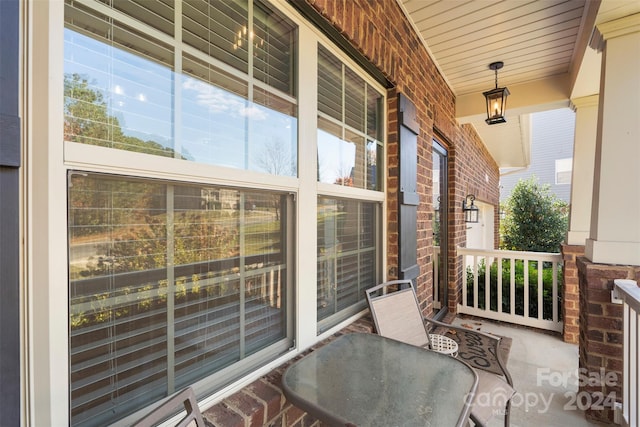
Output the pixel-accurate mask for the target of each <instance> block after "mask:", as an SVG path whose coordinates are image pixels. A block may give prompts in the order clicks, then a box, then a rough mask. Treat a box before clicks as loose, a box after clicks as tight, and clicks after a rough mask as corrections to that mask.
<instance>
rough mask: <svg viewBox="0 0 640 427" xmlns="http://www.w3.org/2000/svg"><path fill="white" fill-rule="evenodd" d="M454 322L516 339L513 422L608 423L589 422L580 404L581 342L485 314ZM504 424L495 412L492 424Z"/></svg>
mask: <svg viewBox="0 0 640 427" xmlns="http://www.w3.org/2000/svg"><path fill="white" fill-rule="evenodd" d="M453 323H454V324H456V325H464V326H465V327H469V326H471V327H473V329H478V328H479V329H480V330H481V331H483V332H487V333H492V334H497V335H502V336H508V337H511V338H512V339H513V342H512V344H511V352H510V355H509V362H508V364H507V367H508V369H509V372H510V373H511V376H512V378H513V382H514V386H515V389H516V390H517V392H518V394H517V395H516V396H515V397H514V399H513V401H512V402H513V403H512V410H511V426H512V427H574V426H575V427H582V426H600V427H601V426H603V425H604V424H601V423H594V422H589V421H587V420H586V419H585V416H584V412H583V411H581V410H579V409H578V407H579V405H580V403H579V402H577V401H576V397H577V396H578V378H577V369H578V346H577V345H575V344H568V343H565V342H564V341H562V339H561V337H560V336H559V335H552V334H547V333H544V332H539V331H535V330H533V329H528V328H524V327H517V326H511V325H508V324H505V323H495V322H491V321H488V320H484V319H477V318H465V317H457V318H456V319H455V321H454V322H453ZM565 379H566V381H565ZM578 397H579V396H578ZM583 401H584V400H583ZM499 426H504V420H503V418H502V417H495V418H494V419H493V420H492V422H491V424H490V427H499Z"/></svg>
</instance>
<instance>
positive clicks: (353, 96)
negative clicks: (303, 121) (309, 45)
mask: <svg viewBox="0 0 640 427" xmlns="http://www.w3.org/2000/svg"><path fill="white" fill-rule="evenodd" d="M383 99H384V98H383V96H382V94H380V93H378V92H377V91H376V90H375V89H373V88H372V87H371V86H370V85H369V84H367V83H366V82H365V81H364V79H362V78H361V77H360V76H358V75H357V74H356V73H355V72H354V71H352V70H351V69H349V68H348V67H347V66H346V65H344V64H343V63H342V62H340V61H339V60H338V59H337V58H336V57H335V56H334V55H332V54H331V53H330V52H329V51H328V50H327V49H326V48H324V47H322V46H320V47H319V48H318V111H319V115H318V181H319V182H323V183H328V184H337V185H342V186H347V187H356V188H364V189H368V190H377V191H380V190H381V189H382V183H381V179H380V178H381V176H382V175H381V174H382V171H383V170H384V169H383V167H384V165H383V144H382V140H383V136H382V134H383V129H382V122H383V120H382V114H383Z"/></svg>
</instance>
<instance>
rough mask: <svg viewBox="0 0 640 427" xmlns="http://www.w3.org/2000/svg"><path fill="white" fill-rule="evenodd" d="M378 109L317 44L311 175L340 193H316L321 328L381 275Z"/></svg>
mask: <svg viewBox="0 0 640 427" xmlns="http://www.w3.org/2000/svg"><path fill="white" fill-rule="evenodd" d="M383 106H384V96H383V95H382V94H381V93H380V92H379V91H377V90H376V89H374V88H373V87H372V85H371V84H369V83H367V81H366V80H365V79H364V78H363V77H361V76H360V75H359V74H357V73H356V72H354V71H353V69H352V68H350V67H349V66H348V65H347V64H346V63H345V62H344V61H341V60H340V59H339V58H338V57H337V56H335V55H334V54H332V53H331V52H330V51H329V50H328V49H327V48H325V47H324V46H322V45H319V47H318V165H317V167H318V169H317V170H318V172H317V174H318V175H317V179H318V182H319V183H321V184H331V186H332V187H333V188H331V189H328V190H326V191H327V192H331V193H332V194H335V193H338V194H340V196H341V197H340V198H339V199H336V198H334V197H323V196H322V195H320V196H319V198H318V226H317V233H318V285H317V286H318V289H317V292H318V300H317V310H318V322H319V328H318V329H319V330H321V331H322V330H324V329H326V328H327V327H330V326H333V325H334V324H336V323H337V322H339V321H340V320H342V319H344V318H346V317H347V316H349V315H350V314H353V313H354V312H355V311H357V310H360V309H362V308H363V306H364V301H365V293H364V290H365V289H366V288H368V287H371V286H374V285H376V284H377V282H378V281H379V279H380V277H381V276H380V269H379V265H380V262H379V256H380V252H379V241H378V238H379V235H380V222H379V218H380V211H381V205H380V204H379V203H376V202H375V200H379V194H380V191H382V190H383V189H384V182H383V179H384V175H383V171H384V145H383V126H382V124H383V122H384V120H383V111H384V109H383ZM346 187H350V188H346ZM352 189H353V190H355V189H361V190H367V191H364V192H356V191H351V190H352ZM321 191H322V190H321Z"/></svg>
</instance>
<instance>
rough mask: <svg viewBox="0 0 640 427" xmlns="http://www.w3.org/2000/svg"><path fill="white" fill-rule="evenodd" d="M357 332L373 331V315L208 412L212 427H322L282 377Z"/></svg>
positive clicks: (226, 399) (206, 418)
mask: <svg viewBox="0 0 640 427" xmlns="http://www.w3.org/2000/svg"><path fill="white" fill-rule="evenodd" d="M353 332H364V333H372V332H373V323H372V320H371V317H370V316H369V315H367V316H365V317H362V318H360V319H358V320H356V321H355V322H353V323H352V324H350V325H349V326H347V327H346V328H344V329H342V330H340V331H339V332H336V333H335V334H333V335H332V336H331V337H329V338H327V339H325V340H323V341H320V342H319V343H317V344H316V345H314V346H313V347H311V348H310V349H308V350H306V351H304V352H303V353H301V354H299V355H298V356H296V357H294V358H293V359H291V360H290V361H288V362H287V363H285V364H283V365H280V366H279V367H277V368H276V369H274V370H273V371H271V372H269V373H268V374H266V375H265V376H263V377H261V378H259V379H257V380H256V381H254V382H253V383H251V384H249V385H248V386H247V387H245V388H243V389H242V390H240V391H238V392H236V393H234V394H232V395H231V396H228V397H226V398H225V399H223V400H222V401H220V402H219V403H217V404H215V405H214V406H212V407H211V408H209V409H207V410H206V411H204V413H203V414H202V415H203V418H204V420H205V424H206V425H207V426H209V427H260V426H269V427H293V426H295V427H303V426H304V427H320V426H322V425H323V423H322V422H321V421H319V420H317V419H316V418H315V417H313V416H312V415H309V414H307V413H306V412H304V411H303V410H301V409H299V408H297V407H295V406H293V405H292V404H291V403H289V402H288V401H287V400H286V398H285V397H284V394H283V393H282V388H281V382H282V374H283V373H284V371H285V370H286V369H287V367H288V366H289V365H290V364H291V363H293V362H294V361H296V360H298V359H300V358H302V357H304V356H305V355H306V354H308V353H310V352H312V351H314V350H315V349H317V348H319V347H322V346H324V345H325V344H327V343H328V342H330V341H332V340H333V339H335V338H337V337H339V336H340V335H344V334H348V333H353Z"/></svg>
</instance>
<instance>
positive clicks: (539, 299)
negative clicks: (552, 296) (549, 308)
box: [536, 260, 544, 319]
mask: <svg viewBox="0 0 640 427" xmlns="http://www.w3.org/2000/svg"><path fill="white" fill-rule="evenodd" d="M536 263H537V266H538V319H544V314H543V313H542V309H543V308H544V307H543V305H542V292H543V291H544V284H543V283H542V270H543V268H544V266H543V265H542V261H539V260H538V261H536Z"/></svg>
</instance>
